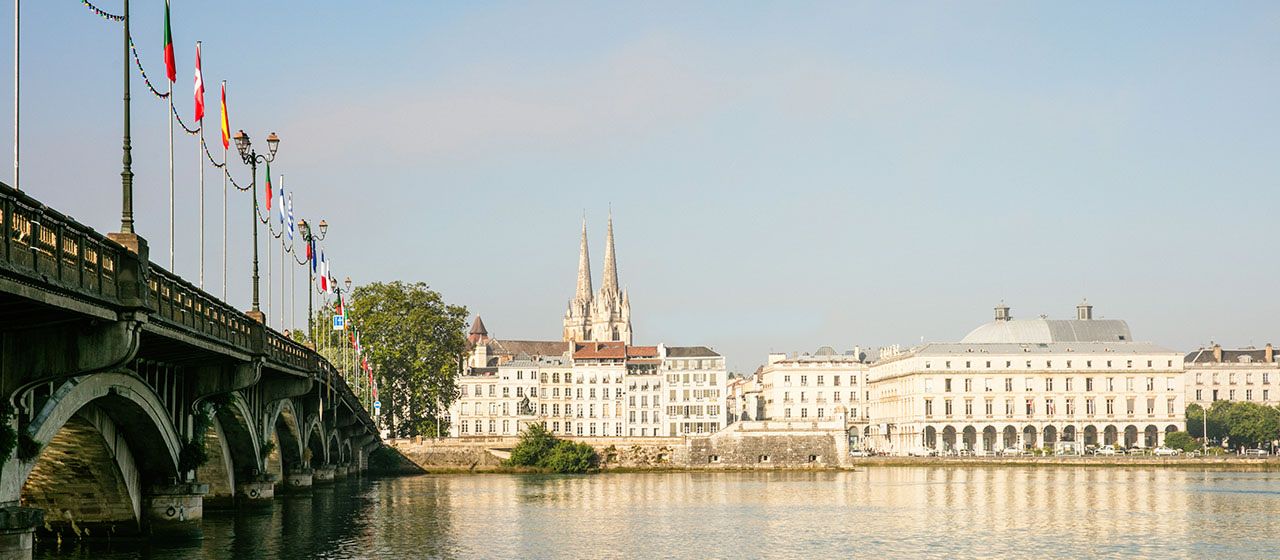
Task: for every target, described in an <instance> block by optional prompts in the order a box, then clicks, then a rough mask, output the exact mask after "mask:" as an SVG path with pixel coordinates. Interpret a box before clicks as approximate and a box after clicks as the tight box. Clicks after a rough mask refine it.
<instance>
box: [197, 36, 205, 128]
mask: <svg viewBox="0 0 1280 560" xmlns="http://www.w3.org/2000/svg"><path fill="white" fill-rule="evenodd" d="M196 120H197V121H203V120H204V77H203V76H201V74H200V41H196Z"/></svg>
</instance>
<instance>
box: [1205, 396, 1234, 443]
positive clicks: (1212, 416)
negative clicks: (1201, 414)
mask: <svg viewBox="0 0 1280 560" xmlns="http://www.w3.org/2000/svg"><path fill="white" fill-rule="evenodd" d="M1234 406H1235V403H1233V402H1231V401H1214V403H1213V404H1212V405H1210V406H1209V439H1211V440H1217V441H1222V438H1225V437H1227V436H1229V435H1230V434H1229V433H1228V426H1230V416H1231V409H1232V408H1233V407H1234Z"/></svg>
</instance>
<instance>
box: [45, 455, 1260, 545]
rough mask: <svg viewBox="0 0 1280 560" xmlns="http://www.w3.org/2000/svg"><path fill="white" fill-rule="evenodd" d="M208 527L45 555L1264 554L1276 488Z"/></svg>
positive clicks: (645, 478)
mask: <svg viewBox="0 0 1280 560" xmlns="http://www.w3.org/2000/svg"><path fill="white" fill-rule="evenodd" d="M276 502H277V503H276V505H275V507H274V508H273V509H271V510H266V511H263V512H260V513H244V514H210V515H208V516H207V517H206V520H205V534H206V538H205V540H204V541H203V542H202V543H199V544H198V545H196V546H194V547H185V548H174V549H156V548H152V549H139V548H136V545H135V547H134V548H129V547H128V546H121V545H113V546H109V547H101V546H99V547H98V548H91V547H70V548H63V549H60V550H59V549H54V548H51V547H43V548H42V550H41V554H44V555H45V556H46V557H61V556H70V557H82V558H88V557H90V556H92V557H93V558H94V559H95V560H99V559H110V558H135V557H142V556H146V557H151V558H187V557H191V556H203V557H205V558H227V559H230V558H234V559H236V560H245V559H252V558H352V557H394V558H420V557H427V558H454V557H458V558H498V557H503V558H513V557H548V556H553V555H554V556H561V557H571V558H581V557H594V558H635V557H642V556H643V557H655V556H656V557H697V558H708V557H710V558H729V557H734V558H758V557H798V556H801V555H804V556H839V557H855V558H862V557H874V556H881V557H902V556H910V557H924V558H948V559H950V558H957V557H989V556H999V557H1036V558H1046V557H1048V558H1078V557H1086V556H1119V555H1123V556H1125V557H1126V558H1155V557H1160V558H1202V557H1207V556H1222V557H1264V556H1265V557H1269V556H1274V555H1275V554H1274V553H1275V549H1276V548H1277V547H1276V545H1275V544H1274V537H1273V535H1275V534H1276V532H1277V531H1278V530H1280V473H1252V472H1248V473H1240V472H1236V473H1224V472H1193V471H1184V470H1171V469H1153V470H1138V469H1109V468H1101V469H1099V468H1080V469H1076V468H1027V469H1018V468H990V467H984V468H955V467H948V468H920V467H901V468H898V467H885V468H867V469H865V470H861V471H850V472H721V473H651V474H609V475H596V476H551V475H547V476H508V475H477V476H419V477H410V478H401V479H391V480H380V481H373V482H369V481H365V482H346V483H343V484H341V485H339V486H337V487H334V488H331V489H318V490H316V491H315V492H313V493H312V494H311V495H310V496H286V497H282V498H280V499H277V501H276Z"/></svg>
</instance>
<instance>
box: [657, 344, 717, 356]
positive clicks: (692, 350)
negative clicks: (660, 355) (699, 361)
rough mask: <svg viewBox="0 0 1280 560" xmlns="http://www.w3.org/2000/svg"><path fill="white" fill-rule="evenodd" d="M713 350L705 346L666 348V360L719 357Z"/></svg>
mask: <svg viewBox="0 0 1280 560" xmlns="http://www.w3.org/2000/svg"><path fill="white" fill-rule="evenodd" d="M719 356H720V354H717V353H716V352H715V350H712V349H710V348H707V347H706V346H668V347H667V357H668V358H703V357H719Z"/></svg>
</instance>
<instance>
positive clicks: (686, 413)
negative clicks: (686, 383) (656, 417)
mask: <svg viewBox="0 0 1280 560" xmlns="http://www.w3.org/2000/svg"><path fill="white" fill-rule="evenodd" d="M719 414H720V405H716V404H709V405H701V404H686V405H673V406H668V407H667V416H670V417H672V418H690V417H693V416H717V415H719Z"/></svg>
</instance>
